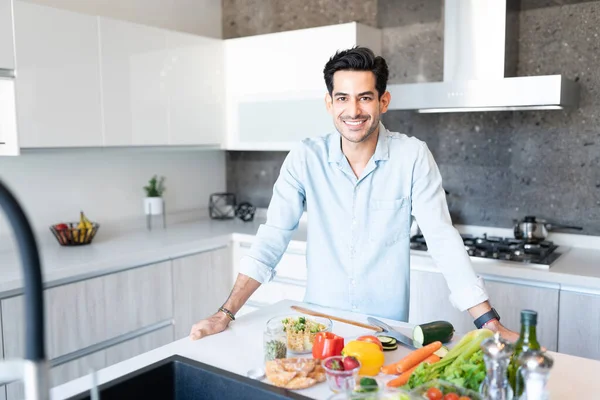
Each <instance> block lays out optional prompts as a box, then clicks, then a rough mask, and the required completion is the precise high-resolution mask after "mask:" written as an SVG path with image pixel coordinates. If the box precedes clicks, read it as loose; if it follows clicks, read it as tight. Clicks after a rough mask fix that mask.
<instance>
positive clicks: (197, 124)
mask: <svg viewBox="0 0 600 400" xmlns="http://www.w3.org/2000/svg"><path fill="white" fill-rule="evenodd" d="M167 46H168V49H169V63H168V65H167V76H168V84H167V85H168V89H169V103H170V104H169V124H170V125H169V126H170V128H169V144H172V145H221V144H222V142H223V138H224V136H225V132H224V130H225V128H224V125H225V121H224V118H225V116H224V102H225V101H224V99H225V81H224V79H225V77H224V73H223V62H224V50H223V47H224V45H223V40H221V39H213V38H207V37H201V36H195V35H190V34H187V33H180V32H168V33H167Z"/></svg>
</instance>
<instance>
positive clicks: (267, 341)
mask: <svg viewBox="0 0 600 400" xmlns="http://www.w3.org/2000/svg"><path fill="white" fill-rule="evenodd" d="M263 349H264V354H265V361H271V360H275V359H277V358H286V357H287V344H286V335H285V332H284V330H283V324H282V323H281V318H273V319H271V320H269V322H267V326H266V327H265V331H264V333H263Z"/></svg>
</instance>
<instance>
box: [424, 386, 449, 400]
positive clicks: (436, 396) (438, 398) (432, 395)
mask: <svg viewBox="0 0 600 400" xmlns="http://www.w3.org/2000/svg"><path fill="white" fill-rule="evenodd" d="M425 396H427V398H428V399H429V400H442V398H443V397H444V395H443V394H442V392H441V391H440V389H438V388H434V387H432V388H429V389H428V390H427V393H425Z"/></svg>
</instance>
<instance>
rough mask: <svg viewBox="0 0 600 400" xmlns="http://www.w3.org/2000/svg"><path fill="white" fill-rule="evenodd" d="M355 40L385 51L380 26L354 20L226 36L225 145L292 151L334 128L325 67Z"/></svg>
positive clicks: (229, 147) (236, 147)
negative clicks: (337, 23)
mask: <svg viewBox="0 0 600 400" xmlns="http://www.w3.org/2000/svg"><path fill="white" fill-rule="evenodd" d="M356 45H362V46H367V47H370V48H371V49H372V50H373V51H374V52H375V53H376V54H381V31H380V30H379V29H375V28H371V27H368V26H365V25H361V24H358V23H355V22H352V23H347V24H340V25H333V26H325V27H318V28H310V29H301V30H295V31H287V32H278V33H271V34H265V35H257V36H250V37H243V38H237V39H228V40H226V41H225V77H226V80H225V81H226V94H227V103H226V121H227V127H226V128H227V148H228V149H239V150H242V149H248V150H289V149H291V148H292V147H293V146H294V145H295V144H296V143H297V142H298V141H300V140H302V139H304V138H306V137H311V136H319V135H324V134H327V133H329V132H331V131H332V130H333V129H334V126H333V122H332V117H331V116H330V115H329V114H328V113H327V110H326V108H325V95H326V93H327V88H326V86H325V81H324V79H323V68H324V67H325V64H326V63H327V61H328V60H329V58H330V57H331V56H332V55H334V54H335V52H336V51H338V50H343V49H347V48H350V47H353V46H356Z"/></svg>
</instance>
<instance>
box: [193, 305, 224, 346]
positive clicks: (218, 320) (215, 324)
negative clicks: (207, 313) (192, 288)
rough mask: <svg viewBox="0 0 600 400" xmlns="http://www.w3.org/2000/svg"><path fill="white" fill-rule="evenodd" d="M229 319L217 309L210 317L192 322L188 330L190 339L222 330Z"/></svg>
mask: <svg viewBox="0 0 600 400" xmlns="http://www.w3.org/2000/svg"><path fill="white" fill-rule="evenodd" d="M230 321H231V320H230V319H229V317H227V315H225V314H223V313H222V312H220V311H218V312H217V313H215V314H213V315H212V316H211V317H209V318H207V319H205V320H202V321H200V322H198V323H196V324H194V326H192V330H191V331H190V339H192V340H198V339H201V338H203V337H205V336H209V335H214V334H215V333H219V332H223V331H224V330H225V328H227V326H228V325H229V322H230Z"/></svg>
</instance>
